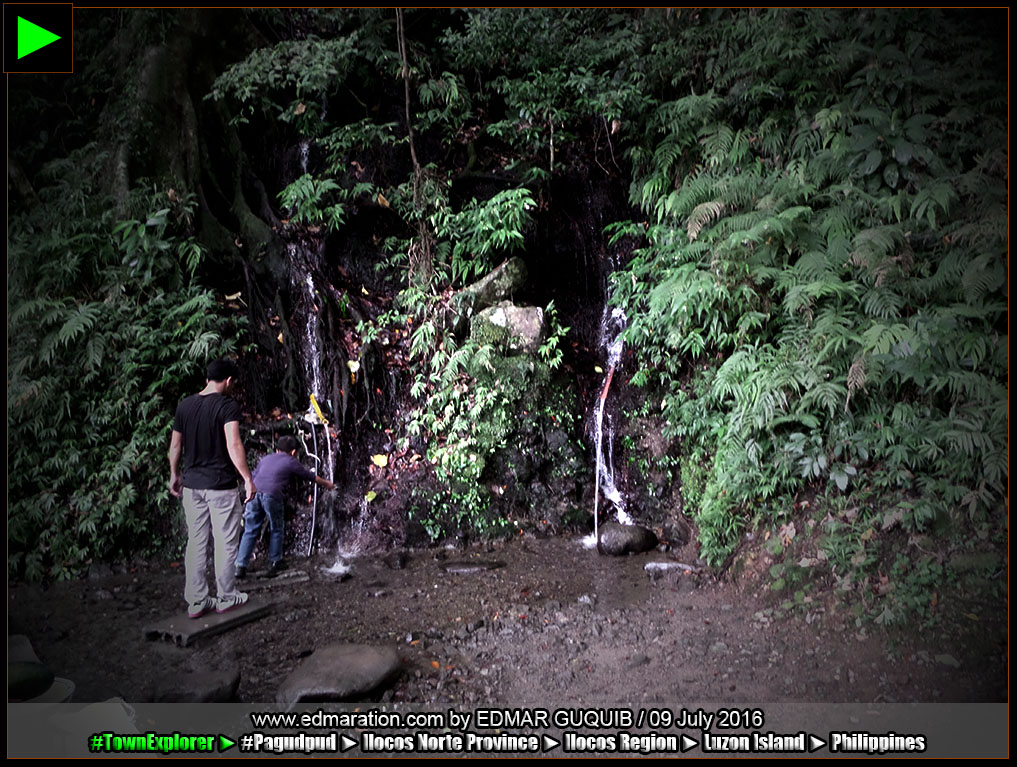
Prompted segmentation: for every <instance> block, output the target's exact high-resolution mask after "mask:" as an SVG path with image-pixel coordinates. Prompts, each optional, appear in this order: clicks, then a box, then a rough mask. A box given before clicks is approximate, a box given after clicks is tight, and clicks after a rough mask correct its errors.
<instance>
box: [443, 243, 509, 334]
mask: <svg viewBox="0 0 1017 767" xmlns="http://www.w3.org/2000/svg"><path fill="white" fill-rule="evenodd" d="M526 276H527V272H526V264H525V262H524V261H523V260H522V259H521V258H519V257H518V256H513V257H512V258H510V259H509V260H508V261H506V262H505V263H503V264H501V266H498V267H495V268H494V269H493V270H492V271H491V272H490V273H489V274H487V275H486V276H484V277H481V278H480V279H479V280H477V281H476V282H474V283H473V284H472V285H468V286H466V287H465V288H463V289H462V290H461V291H459V293H458V294H457V295H456V301H457V303H458V307H459V320H458V321H457V323H456V324H457V326H458V325H462V326H463V327H465V323H466V322H469V320H470V319H471V318H472V317H473V315H474V314H477V313H478V312H481V311H483V310H484V309H486V308H487V307H489V306H494V305H495V304H497V303H498V302H499V301H504V300H506V299H510V298H512V296H513V294H514V293H515V292H516V291H517V290H519V289H521V288H522V287H523V285H525V284H526Z"/></svg>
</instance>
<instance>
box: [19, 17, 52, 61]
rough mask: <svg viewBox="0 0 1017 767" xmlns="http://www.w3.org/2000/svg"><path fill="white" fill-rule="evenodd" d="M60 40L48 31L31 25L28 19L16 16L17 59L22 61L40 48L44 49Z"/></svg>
mask: <svg viewBox="0 0 1017 767" xmlns="http://www.w3.org/2000/svg"><path fill="white" fill-rule="evenodd" d="M59 39H60V35H55V34H53V33H52V32H50V31H49V30H48V29H43V28H42V27H40V26H39V25H38V24H33V23H32V22H30V21H29V20H28V19H23V18H21V17H20V16H18V58H19V59H22V58H24V57H25V56H27V55H28V54H30V53H35V52H36V51H37V50H39V49H40V48H45V47H46V46H47V45H50V44H51V43H55V42H56V41H57V40H59Z"/></svg>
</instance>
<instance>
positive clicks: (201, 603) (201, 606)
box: [187, 597, 216, 618]
mask: <svg viewBox="0 0 1017 767" xmlns="http://www.w3.org/2000/svg"><path fill="white" fill-rule="evenodd" d="M215 606H216V601H215V599H214V598H212V597H205V598H204V599H200V600H198V601H197V602H191V603H190V604H189V605H187V617H188V618H200V617H201V616H202V615H204V614H205V613H207V612H208V611H209V610H211V609H212V608H213V607H215Z"/></svg>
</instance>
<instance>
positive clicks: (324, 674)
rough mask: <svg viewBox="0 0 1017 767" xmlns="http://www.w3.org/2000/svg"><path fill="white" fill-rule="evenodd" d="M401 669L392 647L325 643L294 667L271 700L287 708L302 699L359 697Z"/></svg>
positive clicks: (380, 685) (331, 699) (332, 699)
mask: <svg viewBox="0 0 1017 767" xmlns="http://www.w3.org/2000/svg"><path fill="white" fill-rule="evenodd" d="M401 668H402V661H401V660H400V658H399V654H398V653H397V652H396V651H395V649H394V648H392V647H372V646H369V645H357V644H334V645H329V646H328V647H322V648H321V649H319V650H316V651H315V652H314V654H313V655H311V656H310V657H309V658H307V660H305V661H304V662H303V663H301V664H300V665H299V666H297V668H295V669H294V670H293V673H291V674H290V675H289V676H288V677H287V678H286V680H285V681H284V682H283V683H282V685H280V687H279V690H278V692H277V693H276V696H275V699H276V702H277V703H278V704H279V705H280V706H283V707H285V708H286V709H287V710H289V709H291V708H293V706H295V705H297V704H298V703H305V702H323V701H354V700H360V699H362V698H364V697H366V696H368V695H369V694H370V693H372V692H374V691H375V690H378V689H380V688H381V687H382V686H383V685H385V683H386V682H389V681H391V680H392V679H393V678H394V677H395V676H396V675H398V673H399V671H400V669H401Z"/></svg>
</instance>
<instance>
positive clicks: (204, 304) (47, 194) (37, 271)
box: [7, 154, 233, 578]
mask: <svg viewBox="0 0 1017 767" xmlns="http://www.w3.org/2000/svg"><path fill="white" fill-rule="evenodd" d="M76 159H78V160H79V161H81V160H84V154H81V155H78V156H76ZM47 173H48V174H52V175H51V176H49V178H52V180H53V183H52V184H49V185H47V186H45V187H43V188H42V189H40V190H39V195H40V198H41V204H40V206H39V207H38V208H36V209H35V215H34V216H31V217H25V218H18V219H15V221H14V223H13V226H12V230H11V232H10V238H11V239H10V253H11V263H12V268H11V270H10V272H9V280H10V282H9V286H10V287H9V289H10V296H11V299H10V300H11V314H10V320H9V324H8V333H9V344H10V355H11V360H12V362H11V366H10V369H9V380H8V393H7V398H8V399H7V405H8V421H7V430H8V439H9V441H10V445H11V446H12V449H11V451H10V459H9V460H10V463H9V473H8V488H9V493H10V507H9V509H8V527H7V536H8V543H9V546H10V557H9V559H8V566H9V567H11V568H13V569H14V570H15V571H16V572H23V573H24V574H25V575H26V576H27V577H29V578H40V577H42V576H50V577H67V576H69V575H70V574H72V573H74V572H76V571H77V570H78V569H79V568H80V567H81V566H82V565H87V564H88V563H89V562H90V561H92V560H93V559H95V558H102V557H111V556H114V555H118V554H121V553H124V552H129V553H137V552H149V551H158V550H160V549H162V548H164V547H165V546H166V545H167V544H168V543H169V542H171V541H172V540H173V538H174V536H173V534H174V532H175V528H174V526H173V525H172V524H171V523H172V522H173V521H174V520H172V519H171V518H168V515H167V512H166V509H167V508H169V507H170V506H169V503H168V499H169V493H168V489H167V488H168V485H167V482H166V479H165V466H164V455H165V452H166V445H167V444H168V442H167V440H168V438H169V420H168V418H167V413H169V412H171V411H172V408H173V406H174V404H175V402H176V400H177V398H178V397H179V396H180V394H181V392H182V385H183V383H184V382H193V381H194V380H195V372H196V371H200V368H201V365H202V364H203V363H204V361H205V360H206V359H208V358H210V357H212V356H214V355H218V354H221V353H223V352H225V351H228V350H229V349H230V344H229V343H227V342H225V341H224V338H223V335H222V332H221V328H220V326H219V323H218V322H217V321H216V319H215V312H214V301H215V299H214V298H213V296H212V294H211V293H210V292H209V291H208V290H205V289H202V288H201V287H199V286H198V285H196V284H195V282H194V279H193V276H194V271H195V269H196V268H197V267H198V264H199V262H200V259H201V257H202V252H201V248H200V246H199V245H198V244H197V243H196V242H195V241H194V239H193V238H192V237H189V236H187V234H186V231H187V228H188V227H187V222H188V220H189V217H190V216H191V209H190V206H189V205H188V204H186V203H185V202H181V201H177V202H176V203H171V202H170V201H169V200H167V199H166V198H165V195H158V197H160V198H161V199H152V198H153V195H151V194H148V195H138V199H136V200H135V201H134V207H135V208H136V209H137V210H138V211H139V213H140V216H139V217H138V218H136V219H128V220H124V221H119V222H117V221H116V220H115V218H114V216H113V209H114V206H113V205H112V201H111V200H110V199H109V198H107V197H105V196H104V195H102V194H101V193H100V192H97V190H95V189H94V188H93V187H92V186H91V184H90V179H89V178H88V176H87V175H86V174H87V169H86V168H83V167H82V165H81V164H75V165H61V164H58V165H55V166H52V167H50V168H49V169H48V170H47ZM46 203H49V206H48V207H47V205H46ZM159 204H166V205H169V207H164V208H160V209H158V210H154V206H155V205H159ZM68 210H73V211H74V214H72V215H67V211H68ZM146 211H150V212H146ZM232 332H233V331H232V330H230V331H229V335H232Z"/></svg>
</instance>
